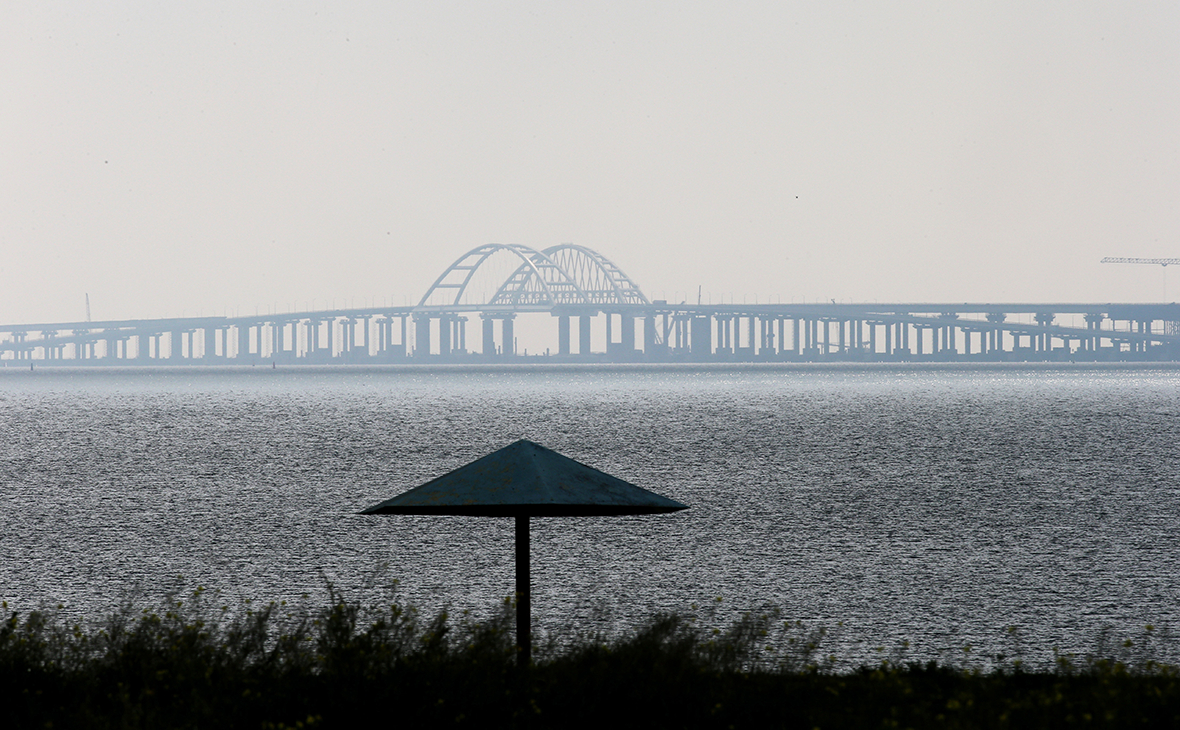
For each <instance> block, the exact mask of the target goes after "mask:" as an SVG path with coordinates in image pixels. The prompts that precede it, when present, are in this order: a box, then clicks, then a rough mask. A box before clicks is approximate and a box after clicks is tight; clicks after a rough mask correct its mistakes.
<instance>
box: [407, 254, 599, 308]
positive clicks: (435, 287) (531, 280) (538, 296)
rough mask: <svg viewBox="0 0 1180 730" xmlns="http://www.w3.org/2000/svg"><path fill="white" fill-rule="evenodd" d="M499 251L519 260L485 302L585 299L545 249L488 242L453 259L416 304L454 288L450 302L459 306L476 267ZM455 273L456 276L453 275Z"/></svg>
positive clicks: (569, 300) (570, 278)
mask: <svg viewBox="0 0 1180 730" xmlns="http://www.w3.org/2000/svg"><path fill="white" fill-rule="evenodd" d="M499 251H508V252H509V253H511V254H513V255H515V256H516V257H517V258H519V259H520V261H521V263H520V266H519V267H517V269H516V271H515V272H514V273H513V274H512V275H511V276H509V277H508V279H507V280H506V281H505V282H504V284H502V285H501V286H500V289H499V290H498V291H497V292H496V294H495V295H494V296H493V297H492V300H491V301H490V302H487V303H488V304H492V303H495V304H557V303H565V302H585V301H588V300H587V298H586V296H585V294H584V293H583V292H582V291H581V290H580V289H579V288H578V285H577V283H576V282H575V281H574V280H573V278H572V277H570V275H569V274H567V273H566V272H565V271H564V270H562V268H561V267H560V266H558V265H557V264H555V263H554V262H553V261H552V260H550V259H549V257H548V256H546V255H545V254H544V253H542V252H540V251H538V250H536V249H535V248H532V247H530V246H523V245H521V244H517V243H488V244H484V245H483V246H476V247H475V248H473V249H471V250H470V251H468V252H467V253H465V254H463V255H462V256H460V257H459V258H457V259H455V262H454V263H452V264H451V265H450V266H448V267H447V268H446V270H444V271H443V272H442V274H440V275H439V277H438V278H437V279H435V280H434V283H433V284H431V285H430V288H429V289H427V290H426V293H425V294H424V295H422V299H421V300H420V301H419V302H418V306H419V307H426V306H429V305H428V304H427V302H429V301H430V297H431V296H432V295H433V294H434V293H435V292H436V291H439V290H444V289H454V290H455V298H454V300H453V301H451V303H450V306H458V305H459V304H460V302H461V301H462V299H463V294H464V293H465V292H466V290H467V285H468V284H469V283H470V282H471V277H472V276H474V275H475V272H476V270H478V269H479V267H480V266H482V265H483V263H484V262H485V261H487V260H488V258H490V257H491V256H492V255H493V254H495V253H497V252H499ZM455 274H457V275H458V276H453V275H455ZM448 278H449V280H448ZM458 279H461V280H458ZM517 280H519V283H518V284H516V286H514V287H513V288H512V290H511V292H510V293H508V294H505V290H506V287H508V286H509V284H510V283H512V282H514V281H517ZM497 300H501V301H497ZM444 306H447V305H444Z"/></svg>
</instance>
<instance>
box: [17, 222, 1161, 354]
mask: <svg viewBox="0 0 1180 730" xmlns="http://www.w3.org/2000/svg"><path fill="white" fill-rule="evenodd" d="M481 277H482V278H483V279H484V281H483V282H482V283H483V287H482V288H479V287H476V286H475V285H474V284H475V282H476V281H477V280H478V279H480V278H481ZM488 292H490V294H488ZM530 313H534V314H535V313H540V314H548V315H551V316H552V317H553V318H555V319H556V321H557V338H556V339H557V341H556V345H557V346H556V347H555V348H552V350H553V354H552V356H550V355H549V351H550V348H546V350H545V352H546V355H545V356H543V357H547V358H550V359H551V361H554V362H561V361H570V362H578V361H582V362H604V361H605V362H626V361H652V362H669V361H671V362H676V361H690V362H712V361H715V362H749V361H784V362H791V361H849V360H851V361H864V360H881V361H932V360H933V361H972V360H982V361H997V360H998V361H1004V360H1073V359H1081V360H1180V305H1177V304H1174V303H1172V304H1109V303H1108V304H1076V303H1065V304H1044V303H1040V304H978V303H977V304H971V303H963V304H837V303H835V302H832V303H830V304H819V303H812V304H806V303H804V304H753V305H750V304H696V305H688V304H684V303H681V304H669V303H668V302H665V301H661V300H656V301H651V300H649V299H648V298H647V296H645V295H644V293H643V291H642V290H641V289H640V288H639V286H638V285H637V284H636V283H635V281H634V280H632V279H631V278H630V277H628V276H627V275H626V274H625V273H624V272H623V271H622V269H621V268H620V267H619V266H618V265H616V264H615V263H614V262H613V261H611V260H610V259H608V258H607V257H606V256H603V255H602V254H600V253H598V252H597V251H594V250H593V249H590V248H587V247H585V246H579V245H575V244H572V243H564V244H559V245H556V246H551V247H549V248H546V249H543V250H538V249H535V248H532V247H529V246H524V245H520V244H486V245H483V246H477V247H475V248H473V249H471V250H470V251H467V252H466V253H464V254H463V255H461V256H459V257H458V258H457V259H455V261H454V262H453V263H451V264H450V265H449V266H448V267H446V269H444V270H443V272H442V273H441V274H440V275H439V276H438V278H437V279H435V280H434V283H433V284H431V285H430V287H429V288H428V289H427V290H426V293H425V294H424V295H423V296H422V298H421V300H420V301H419V302H418V304H417V305H416V306H412V307H371V308H362V309H333V310H323V311H313V312H291V313H286V314H280V313H273V314H266V315H255V316H247V317H190V318H180V319H147V320H121V321H106V322H61V323H51V324H21V325H0V360H3V362H4V363H5V365H6V366H7V365H8V364H10V363H11V362H12V361H20V362H26V363H29V364H32V363H33V362H34V361H37V362H43V363H44V364H217V363H224V364H235V363H236V364H251V363H258V362H261V361H267V362H275V363H277V362H290V363H307V364H313V363H361V362H407V361H411V359H413V360H415V361H421V362H480V361H485V362H487V361H507V362H513V361H519V360H520V356H519V355H518V354H517V352H516V346H515V343H516V338H515V336H514V320H515V319H516V317H517V316H518V315H522V314H530ZM474 315H478V317H479V319H480V320H481V330H482V338H481V339H482V342H481V343H480V345H479V348H478V350H477V349H475V348H470V349H469V348H468V346H467V325H468V323H469V320H470V318H471V317H472V316H474ZM1063 320H1064V321H1063ZM1079 323H1080V324H1079ZM574 324H576V325H577V341H576V343H575V341H574V340H573V338H572V334H573V329H574ZM592 330H596V331H597V332H598V337H597V339H593V338H592V337H591V332H592ZM603 330H605V333H604V332H603ZM603 334H605V343H606V345H605V348H604V351H602V350H600V351H598V352H594V351H592V350H591V344H592V339H593V341H594V342H599V343H601V342H602V340H603V338H602V337H601V336H602V335H603ZM575 345H576V346H575ZM529 360H530V361H535V356H534V358H529Z"/></svg>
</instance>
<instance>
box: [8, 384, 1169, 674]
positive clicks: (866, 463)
mask: <svg viewBox="0 0 1180 730" xmlns="http://www.w3.org/2000/svg"><path fill="white" fill-rule="evenodd" d="M1178 435H1180V372H1178V371H1176V370H1153V369H1150V368H1140V369H1103V368H1066V369H1051V368H961V369H955V368H946V369H899V368H888V367H877V368H847V369H786V370H784V369H777V370H766V369H755V368H750V369H732V370H716V369H710V370H696V369H660V370H605V369H604V370H568V371H552V370H531V371H530V370H525V371H446V372H433V373H431V372H425V371H405V370H402V371H392V370H387V371H360V370H349V369H342V370H322V371H315V372H312V371H296V372H292V371H282V370H279V371H261V370H259V371H230V370H218V369H210V370H184V371H180V370H175V371H167V370H164V371H153V372H150V373H148V372H142V371H140V372H127V371H122V372H119V371H92V372H72V373H67V372H46V371H38V372H36V373H25V372H23V371H22V372H19V373H16V372H0V548H2V549H3V555H4V556H5V559H4V567H3V580H2V581H0V596H2V597H3V598H4V599H5V600H7V601H8V602H9V605H10V606H15V607H21V608H26V609H27V608H33V607H36V606H38V605H52V604H58V603H61V604H64V605H65V607H66V608H65V610H66V611H74V612H77V613H79V614H83V615H94V614H97V613H101V612H103V611H107V610H110V608H111V607H113V606H115V605H117V604H118V603H120V602H121V601H123V600H126V599H128V598H134V599H136V600H145V601H146V600H149V599H154V598H156V597H158V596H161V595H163V594H164V593H165V592H166V591H167V590H169V589H173V588H176V587H179V586H189V587H191V586H195V585H198V584H200V585H205V586H210V587H212V588H216V589H220V590H221V591H222V592H223V593H224V594H226V595H227V596H231V597H235V598H236V597H252V598H257V599H264V600H271V599H274V600H281V599H293V598H297V597H298V596H300V595H302V594H305V593H308V594H311V595H312V596H319V595H322V594H323V593H324V590H325V585H326V582H327V581H331V582H332V584H333V585H335V586H336V587H338V588H340V589H341V590H343V591H344V592H346V593H354V592H355V593H357V594H358V595H359V594H360V592H362V591H363V586H365V585H366V582H367V581H368V582H372V580H373V577H374V575H379V573H378V571H379V569H380V566H382V565H383V564H387V565H388V571H387V573H386V574H385V577H391V578H397V579H398V580H399V581H400V584H399V589H398V590H399V591H400V592H401V594H402V595H403V596H404V597H405V598H407V599H408V600H410V601H411V602H413V603H415V604H416V605H418V606H420V607H421V608H423V609H426V610H430V611H433V610H436V609H438V608H441V607H444V606H449V607H451V608H456V609H462V608H471V609H475V610H477V611H486V610H490V607H492V606H493V605H495V604H496V603H497V601H498V600H499V599H502V598H503V597H505V596H507V595H509V594H510V593H511V591H512V589H513V578H512V568H513V563H512V549H513V543H512V533H511V525H510V521H509V520H506V519H504V520H501V519H478V518H462V517H451V518H432V517H390V516H387V517H360V516H357V515H356V514H355V513H356V512H357V511H358V510H359V509H361V508H363V507H366V506H368V505H370V504H372V503H374V502H377V501H380V500H383V499H386V498H388V497H390V496H393V495H394V494H397V493H398V492H400V491H403V490H404V489H406V488H409V487H412V486H416V485H418V484H420V483H422V482H424V481H427V480H428V479H430V478H432V477H434V476H437V475H439V474H441V473H444V472H446V471H448V470H450V469H452V468H455V467H457V466H460V465H462V464H464V463H466V462H468V461H470V460H472V459H475V458H477V457H479V456H482V455H483V454H485V453H487V452H489V451H492V450H494V449H496V448H499V447H501V446H504V445H506V444H508V443H509V442H511V441H513V440H515V439H517V438H522V437H523V438H530V439H532V440H535V441H538V442H540V443H542V444H545V445H547V446H549V447H551V448H554V449H556V450H558V451H561V452H563V453H565V454H567V455H569V456H571V457H573V458H575V459H578V460H579V461H582V462H585V463H587V464H590V465H592V466H595V467H597V468H600V469H602V470H604V471H607V472H610V473H613V474H615V475H617V476H619V477H622V478H624V479H627V480H629V481H632V482H634V483H636V484H638V485H640V486H643V487H645V488H648V489H651V490H653V491H656V492H659V493H662V494H665V495H667V496H669V497H672V498H674V499H677V500H680V501H682V502H685V503H686V504H689V505H691V507H692V508H691V509H690V510H688V511H686V512H682V513H678V514H674V515H660V516H645V517H628V518H588V519H569V518H566V519H548V520H534V522H533V564H534V619H535V622H536V623H537V624H538V626H539V627H540V628H541V630H542V631H544V630H545V629H549V630H553V629H555V628H558V627H562V626H570V625H578V626H587V625H594V626H597V627H602V628H605V629H607V630H620V629H625V628H627V627H629V626H634V625H635V624H636V623H637V622H638V621H639V620H640V619H641V618H642V617H644V616H647V615H649V614H650V613H652V612H654V611H656V610H663V609H673V610H675V609H686V608H688V607H689V606H691V605H692V604H694V603H704V602H710V601H713V600H714V599H715V598H716V597H718V596H720V597H723V598H724V601H723V605H724V606H725V607H727V609H726V610H731V611H741V610H745V609H752V608H759V607H761V606H764V605H766V604H774V605H777V606H779V607H781V608H782V609H783V610H784V611H785V613H786V614H787V615H788V616H790V617H792V618H799V619H802V620H804V621H805V622H809V623H812V624H824V625H827V626H829V627H833V629H834V638H833V639H832V640H831V648H832V650H833V651H835V652H836V653H838V654H840V655H841V656H842V657H843V658H847V659H851V660H858V659H860V658H863V657H871V656H873V648H874V647H876V646H886V647H894V646H897V645H900V644H901V642H903V641H906V640H908V641H909V642H910V643H911V645H912V648H911V650H910V656H912V657H916V658H928V657H934V656H943V657H946V656H950V655H952V654H954V652H957V651H960V650H961V647H963V646H964V645H967V644H970V645H973V646H975V647H977V648H976V651H979V652H992V653H994V652H1000V651H1003V652H1009V653H1010V652H1011V651H1013V650H1014V649H1016V650H1022V651H1023V652H1024V653H1025V654H1026V655H1028V657H1029V659H1030V660H1035V659H1037V658H1043V657H1045V656H1047V655H1048V652H1050V651H1051V650H1052V648H1053V647H1060V648H1061V649H1062V650H1076V651H1085V650H1087V649H1089V648H1092V646H1093V644H1094V642H1095V641H1096V639H1097V637H1099V635H1100V634H1101V632H1102V631H1103V629H1104V628H1109V629H1110V630H1111V631H1112V632H1113V633H1114V634H1117V635H1120V636H1123V635H1128V636H1129V635H1137V634H1138V633H1141V632H1142V629H1143V626H1144V625H1146V624H1152V625H1154V626H1157V627H1161V628H1160V629H1157V632H1160V631H1163V632H1166V631H1167V630H1169V629H1174V630H1176V631H1178V632H1180V602H1178V598H1180V466H1178V463H1177V456H1178V455H1180V448H1178V446H1177V436H1178ZM178 576H183V578H179V577H178ZM382 579H383V578H382ZM588 622H593V623H588ZM838 622H843V624H842V625H840V626H838V627H837V624H838ZM1012 625H1015V626H1018V627H1019V629H1020V631H1019V634H1018V636H1019V637H1020V638H1019V640H1018V642H1019V644H1020V645H1019V646H1014V642H1016V641H1017V640H1014V639H1013V638H1012V637H1011V636H1010V635H1009V634H1008V633H1007V632H1006V629H1007V627H1009V626H1012ZM1158 651H1159V652H1162V653H1163V654H1166V655H1167V656H1166V657H1164V658H1171V659H1172V660H1174V661H1175V660H1177V659H1178V658H1180V633H1178V634H1177V636H1176V637H1175V638H1174V639H1167V638H1165V639H1164V640H1163V642H1162V643H1161V644H1160V646H1159V648H1158Z"/></svg>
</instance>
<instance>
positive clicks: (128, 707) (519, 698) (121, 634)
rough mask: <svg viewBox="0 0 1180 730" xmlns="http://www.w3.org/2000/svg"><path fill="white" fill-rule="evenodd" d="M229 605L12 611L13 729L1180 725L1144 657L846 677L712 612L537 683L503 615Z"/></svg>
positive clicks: (3, 674)
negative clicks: (717, 621) (86, 619)
mask: <svg viewBox="0 0 1180 730" xmlns="http://www.w3.org/2000/svg"><path fill="white" fill-rule="evenodd" d="M213 598H214V597H211V596H209V595H206V594H205V592H204V591H203V590H201V589H197V590H196V591H194V592H192V593H191V594H189V595H187V596H185V597H184V598H183V599H176V598H173V599H169V600H168V601H167V603H166V604H165V605H164V606H161V607H159V608H158V609H156V610H142V609H140V610H137V609H133V608H131V607H130V606H128V607H125V608H124V609H122V610H120V611H117V612H115V613H114V614H112V615H111V616H109V617H107V618H106V619H104V620H103V621H101V622H99V623H96V624H95V625H93V626H82V625H70V624H68V623H67V622H65V621H64V620H62V619H61V617H60V615H59V614H56V613H54V612H32V613H28V614H23V615H22V614H18V613H13V612H8V609H7V606H5V611H6V614H7V619H6V620H5V621H4V623H3V624H2V625H0V702H2V703H3V705H2V706H3V708H4V714H3V717H4V726H5V727H11V728H17V727H29V728H32V727H55V728H62V727H86V728H204V727H217V728H238V727H241V728H297V727H330V728H352V727H386V726H390V727H392V726H397V727H436V726H447V727H452V726H460V727H461V726H471V727H519V728H546V727H604V726H611V727H615V726H622V727H653V728H659V727H672V728H676V727H719V728H727V727H756V728H764V727H782V728H808V729H810V728H815V727H819V728H843V727H854V728H872V727H898V728H904V727H913V728H926V727H952V728H958V727H961V728H992V727H995V728H1003V727H1037V728H1041V727H1074V726H1098V727H1129V726H1149V727H1161V726H1180V671H1178V670H1177V668H1176V667H1173V666H1169V665H1166V664H1161V663H1158V662H1155V661H1153V660H1152V659H1151V658H1150V657H1149V656H1145V653H1144V651H1143V650H1142V649H1141V648H1140V647H1141V646H1142V644H1130V645H1127V644H1117V643H1115V644H1113V645H1112V646H1111V647H1109V648H1110V651H1106V652H1102V653H1101V655H1094V656H1085V657H1076V656H1059V657H1058V658H1057V662H1056V664H1055V666H1053V667H1052V668H1049V669H1043V670H1037V671H1030V670H1026V669H1024V668H1023V667H1022V666H1021V664H1020V663H1019V660H1002V661H999V662H994V661H993V662H992V663H990V664H989V666H988V668H986V669H983V668H981V667H978V666H976V667H963V666H951V665H949V664H940V663H925V664H916V663H902V662H900V661H897V660H894V661H890V660H885V661H882V662H881V663H880V664H878V665H875V666H864V667H861V668H859V669H856V670H851V671H844V670H841V671H836V670H835V666H836V664H835V663H834V661H833V658H832V657H825V656H823V655H822V653H821V651H822V647H823V641H824V636H825V632H824V631H823V630H822V629H809V628H808V627H805V626H803V625H801V624H798V623H794V622H785V621H782V620H781V619H780V618H779V617H778V616H776V615H775V613H774V612H770V611H768V612H765V613H760V614H751V615H747V616H745V617H743V618H742V619H740V620H738V621H737V622H735V623H733V624H732V625H730V626H728V627H726V628H724V629H717V628H708V627H707V624H708V623H709V622H708V620H707V617H708V611H705V612H703V613H704V616H705V620H702V619H701V618H700V617H699V615H693V616H684V615H673V614H663V615H658V616H654V617H652V618H651V619H650V620H649V621H648V622H647V623H646V624H645V625H643V626H641V627H639V628H637V629H636V630H634V631H633V632H631V633H629V634H627V635H625V636H622V637H618V638H612V639H606V638H604V637H602V636H599V635H594V634H587V633H578V632H575V631H571V632H570V633H568V634H567V635H565V636H563V637H562V640H561V641H560V642H557V641H551V642H550V643H548V644H546V645H544V646H540V647H537V648H536V649H535V652H534V655H535V657H536V659H535V661H534V663H533V665H532V666H531V667H529V668H527V669H524V670H521V669H518V667H517V666H516V654H515V650H514V647H513V633H512V625H513V624H512V621H513V614H512V608H513V607H512V605H511V602H507V601H506V602H505V603H504V604H503V605H501V606H500V607H499V608H498V610H497V611H496V612H495V613H494V615H492V616H491V618H489V619H485V620H479V621H477V620H474V619H472V618H471V617H470V616H469V615H460V616H455V617H452V616H448V615H446V614H439V615H437V616H433V617H424V616H422V615H420V614H419V613H418V612H417V611H415V610H413V609H412V608H409V607H407V606H404V605H402V604H400V603H398V602H392V601H391V602H389V603H387V604H384V605H382V606H377V607H372V606H361V605H359V604H357V603H355V602H350V601H347V600H345V599H344V598H342V597H341V596H340V595H338V594H337V593H335V592H330V600H329V601H328V602H327V603H326V604H325V605H323V606H320V607H303V608H294V607H289V606H286V605H283V604H273V603H272V604H266V605H255V604H250V603H249V602H247V603H246V604H245V605H242V606H235V607H230V606H228V605H218V604H217V602H216V601H215V600H213ZM1149 633H1150V631H1149Z"/></svg>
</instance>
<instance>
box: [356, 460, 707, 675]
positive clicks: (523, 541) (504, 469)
mask: <svg viewBox="0 0 1180 730" xmlns="http://www.w3.org/2000/svg"><path fill="white" fill-rule="evenodd" d="M682 509H688V506H687V505H683V504H681V503H679V502H676V501H674V500H671V499H668V498H667V497H661V496H660V495H658V494H655V493H653V492H649V491H647V490H646V489H641V488H639V487H637V486H635V485H634V484H630V483H628V482H625V481H623V480H622V479H618V478H616V477H613V476H611V475H610V474H606V473H604V472H601V471H598V470H597V469H594V468H591V467H589V466H586V465H585V464H582V463H579V462H577V461H574V460H573V459H571V458H569V457H566V456H562V455H561V454H559V453H557V452H556V451H553V450H551V449H547V448H545V447H544V446H541V445H540V444H535V443H533V442H532V441H525V440H521V441H517V442H516V443H513V444H510V445H508V446H505V447H504V448H502V449H500V450H499V451H494V452H492V453H490V454H488V455H487V456H484V457H483V458H480V459H476V460H475V461H473V462H471V463H470V464H467V465H466V466H461V467H459V468H458V469H456V470H454V471H452V472H450V473H447V474H444V475H442V476H440V477H438V478H436V479H433V480H431V481H429V482H427V483H425V484H423V485H422V486H420V487H415V488H414V489H411V490H409V491H407V492H403V493H402V494H399V495H398V496H396V497H394V498H393V499H387V500H386V501H384V502H381V503H380V504H375V505H373V506H372V507H369V508H368V509H365V510H363V511H362V512H361V514H363V515H469V516H475V517H514V518H515V519H516V645H517V648H518V651H519V654H518V657H519V660H520V663H521V664H522V665H525V666H527V665H528V662H529V659H530V653H531V647H532V638H531V631H530V628H531V623H530V610H531V606H530V586H531V581H530V576H529V518H531V517H592V516H603V515H607V516H609V515H649V514H659V513H664V512H676V511H678V510H682Z"/></svg>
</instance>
